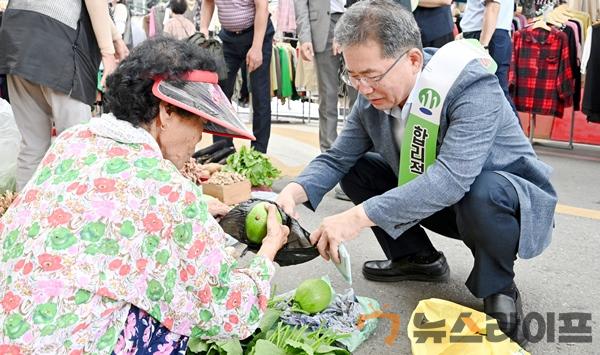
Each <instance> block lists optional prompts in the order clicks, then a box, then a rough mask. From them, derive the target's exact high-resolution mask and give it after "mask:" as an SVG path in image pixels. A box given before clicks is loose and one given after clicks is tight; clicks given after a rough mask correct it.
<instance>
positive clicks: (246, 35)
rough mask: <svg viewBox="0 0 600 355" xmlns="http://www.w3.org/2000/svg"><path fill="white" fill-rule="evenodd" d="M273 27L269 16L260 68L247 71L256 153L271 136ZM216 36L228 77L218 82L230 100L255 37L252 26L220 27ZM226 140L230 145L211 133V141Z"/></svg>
mask: <svg viewBox="0 0 600 355" xmlns="http://www.w3.org/2000/svg"><path fill="white" fill-rule="evenodd" d="M274 34H275V29H274V28H273V23H272V22H271V20H270V19H269V20H268V22H267V30H266V32H265V37H264V39H263V46H262V52H263V62H262V65H261V66H260V67H258V68H257V69H256V70H254V71H253V72H252V73H250V92H251V93H252V111H253V116H252V131H253V133H254V136H255V137H256V141H254V142H252V147H254V149H256V150H258V151H259V152H262V153H266V152H267V146H268V144H269V137H270V136H271V77H270V75H269V70H270V65H271V54H272V49H273V35H274ZM219 38H221V40H222V41H223V56H224V57H225V63H226V64H227V74H228V75H227V78H226V79H225V80H223V81H221V82H219V84H220V85H221V89H223V92H224V93H225V96H227V97H228V98H229V99H230V100H231V96H232V95H233V87H234V85H235V80H236V77H237V73H238V71H239V70H240V67H241V66H242V65H246V54H247V53H248V50H250V47H251V46H252V40H253V38H254V29H253V28H250V29H248V30H245V31H242V32H241V33H233V32H230V31H227V30H225V29H222V30H221V32H219ZM222 139H225V140H228V141H229V144H230V145H233V141H232V140H231V138H224V137H218V136H213V141H215V142H216V141H218V140H222Z"/></svg>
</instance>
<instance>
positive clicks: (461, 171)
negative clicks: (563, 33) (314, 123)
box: [277, 0, 557, 343]
mask: <svg viewBox="0 0 600 355" xmlns="http://www.w3.org/2000/svg"><path fill="white" fill-rule="evenodd" d="M335 38H336V40H337V41H338V42H339V44H340V46H341V49H342V51H343V55H344V59H345V62H346V68H347V71H346V73H347V75H345V78H346V80H348V82H349V83H351V84H352V85H353V86H354V87H355V88H356V89H357V90H358V92H359V94H360V95H359V97H358V99H357V101H356V104H355V106H354V108H353V110H352V112H351V113H350V116H349V117H348V121H347V123H346V124H345V125H344V128H343V130H342V131H341V133H340V136H339V137H338V139H337V140H336V142H335V143H334V145H333V146H332V147H331V149H330V150H328V151H327V152H325V153H322V154H321V155H319V156H318V157H316V158H315V159H314V160H313V161H312V162H311V163H310V164H309V165H308V166H307V167H306V169H305V170H304V171H303V172H302V173H301V174H300V176H298V177H297V178H296V179H295V180H294V182H292V183H290V184H288V185H287V186H286V187H285V188H284V189H283V190H282V192H281V193H280V194H279V196H278V199H277V202H278V203H279V204H280V205H281V206H282V207H283V208H284V210H285V211H286V212H288V213H290V214H291V215H296V214H295V211H294V209H295V206H296V205H297V204H299V203H305V204H306V205H307V206H308V207H309V208H313V209H314V208H316V207H317V206H318V204H319V203H320V202H321V199H322V198H323V196H324V195H325V193H326V192H327V191H329V190H330V189H331V188H333V186H335V184H336V183H338V182H340V185H341V186H342V188H343V190H344V192H346V194H347V195H348V196H349V197H350V198H351V199H352V201H353V202H354V203H355V205H356V206H355V207H353V208H351V209H349V210H347V211H345V212H343V213H340V214H337V215H333V216H330V217H327V218H325V219H324V220H323V221H322V222H321V225H320V226H319V227H318V229H317V230H315V231H314V232H313V233H312V234H311V241H312V242H313V244H315V245H316V246H317V248H318V249H319V252H320V253H321V255H322V256H323V257H324V258H325V259H326V260H329V259H330V258H333V260H334V261H335V262H338V261H339V256H338V246H339V244H340V243H342V242H344V241H348V240H352V239H354V238H356V237H357V236H358V235H359V232H360V231H361V230H362V229H364V228H367V227H371V228H372V229H373V232H374V234H375V236H376V237H377V240H378V242H379V244H380V245H381V247H382V249H383V251H384V252H385V255H386V257H387V260H378V261H377V260H376V261H367V262H366V263H365V264H364V265H363V275H364V276H365V277H366V278H367V279H369V280H376V281H400V280H421V281H444V280H446V279H447V278H448V277H449V267H448V264H447V262H446V259H445V257H444V255H443V254H442V253H441V252H439V251H437V250H436V249H435V248H434V246H433V245H432V243H431V241H430V240H429V238H428V236H427V234H426V233H425V231H424V229H423V226H425V227H426V228H428V229H431V230H433V231H435V232H437V233H439V234H442V235H444V236H447V237H451V238H455V239H460V240H462V241H463V242H464V244H465V245H466V246H467V247H468V248H469V249H470V250H471V252H472V254H473V257H474V259H475V261H474V265H473V269H472V271H471V274H470V275H469V277H468V278H467V281H466V285H467V287H468V289H469V290H470V291H471V293H473V295H475V296H476V297H480V298H483V299H484V310H485V312H486V313H488V314H489V315H491V316H492V317H495V318H497V319H498V320H499V326H500V329H501V330H502V331H504V333H505V334H507V335H509V336H510V337H511V338H513V339H515V340H517V341H519V342H520V343H524V337H523V334H522V327H521V323H522V320H523V319H522V311H521V297H520V294H519V292H518V289H517V287H516V285H515V284H514V282H513V279H514V276H515V274H514V270H513V266H514V260H515V259H516V256H517V255H519V256H520V257H521V258H532V257H534V256H537V255H539V254H540V253H541V252H542V251H543V250H544V249H545V248H546V247H547V246H548V244H549V243H550V238H551V232H552V228H553V216H554V208H555V206H556V201H557V198H556V193H555V191H554V189H553V187H552V185H551V183H550V181H549V175H550V172H551V170H552V169H551V168H550V167H549V166H547V165H546V164H544V163H542V162H541V161H539V160H538V159H537V156H536V154H535V152H534V151H533V149H532V147H531V145H530V144H529V142H528V141H527V138H526V137H525V136H524V135H523V132H522V130H521V128H520V127H519V125H518V122H517V120H516V119H515V114H514V112H513V111H512V109H511V107H510V105H509V103H508V101H506V100H505V99H504V97H503V96H504V95H502V89H501V88H500V85H499V84H498V79H497V78H496V76H495V75H493V74H492V73H490V72H489V71H487V69H485V68H484V67H483V65H482V64H484V63H491V60H487V61H478V60H470V61H467V62H465V66H464V67H461V68H462V69H461V68H459V69H461V70H460V71H457V73H458V74H459V75H457V77H456V79H455V80H454V81H453V82H449V83H447V84H448V86H447V87H448V89H449V90H448V91H447V94H445V100H443V101H441V103H439V101H438V104H437V105H438V107H441V111H439V114H438V118H439V129H438V135H437V137H438V138H437V141H435V140H434V141H432V143H433V147H432V148H434V149H433V150H434V151H436V152H437V159H436V160H434V161H433V162H432V163H431V164H430V165H429V166H428V168H427V169H426V170H425V171H424V172H423V173H422V174H421V175H418V176H417V177H415V178H414V179H413V180H411V181H410V182H408V183H404V184H401V185H399V183H398V181H399V176H400V177H402V174H401V173H400V174H399V171H401V169H399V161H400V160H401V159H400V156H401V155H402V156H404V154H406V153H407V152H406V151H404V152H402V151H401V149H400V147H401V146H402V142H403V140H405V139H407V137H406V136H405V134H404V133H405V132H404V129H405V127H406V121H407V118H408V116H409V113H410V115H411V117H412V116H413V112H414V111H413V107H412V106H413V105H416V107H415V108H414V109H416V110H415V111H419V110H422V109H424V108H425V107H423V106H422V104H423V101H424V99H423V97H422V96H421V95H419V94H420V92H417V90H415V88H416V87H417V86H418V85H420V84H421V83H422V82H421V80H422V78H421V77H423V76H425V77H431V75H432V74H427V73H428V72H430V71H433V73H434V74H435V70H433V69H431V67H427V70H425V71H423V68H424V66H426V65H427V64H428V63H429V61H430V60H431V58H432V56H433V55H434V54H435V53H436V50H435V49H431V48H427V49H425V50H423V49H422V45H421V39H420V33H419V29H418V27H417V24H416V22H415V20H414V17H413V16H412V14H411V13H410V12H408V11H406V10H405V9H404V8H402V7H400V6H398V5H396V4H395V3H393V2H391V1H390V0H363V1H360V2H358V3H356V4H354V5H353V6H352V7H351V8H349V9H348V10H347V12H346V13H345V14H344V15H343V16H342V17H341V18H340V20H339V22H338V25H337V27H336V29H335ZM460 44H461V45H462V44H464V45H469V44H468V43H466V42H463V43H460ZM473 46H475V44H473ZM476 48H477V51H479V52H478V53H482V54H483V55H485V51H484V50H483V49H482V48H480V47H476ZM440 51H443V49H442V50H440ZM440 54H444V53H443V52H441V53H440ZM447 54H448V53H447V52H446V54H445V55H447ZM458 55H459V54H452V53H451V55H450V56H446V57H441V58H445V59H451V57H455V56H458ZM438 58H440V57H438ZM434 59H435V58H434ZM438 60H439V59H438ZM438 63H439V62H438ZM442 63H445V62H442ZM448 63H449V64H448V65H446V67H444V68H441V69H439V70H441V71H443V72H446V71H450V70H454V69H456V68H450V66H451V64H450V63H454V62H453V61H452V60H448ZM438 68H439V66H438ZM422 71H423V72H422ZM424 74H425V75H424ZM439 77H440V78H443V77H444V75H440V76H439ZM440 80H442V79H440ZM425 111H426V110H425ZM406 132H410V130H408V129H407V130H406ZM403 153H404V154H403ZM411 153H412V146H411V150H410V151H409V152H408V154H409V157H410V158H412V155H411ZM401 172H402V171H401Z"/></svg>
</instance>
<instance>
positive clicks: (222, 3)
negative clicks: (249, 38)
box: [215, 0, 256, 32]
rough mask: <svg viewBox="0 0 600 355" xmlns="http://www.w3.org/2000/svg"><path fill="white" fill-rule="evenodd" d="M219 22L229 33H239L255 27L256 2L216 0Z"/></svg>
mask: <svg viewBox="0 0 600 355" xmlns="http://www.w3.org/2000/svg"><path fill="white" fill-rule="evenodd" d="M215 3H216V5H217V10H218V14H219V22H221V26H222V27H223V28H224V29H226V30H227V31H231V32H237V31H242V30H245V29H247V28H249V27H252V26H254V15H255V13H256V8H255V5H254V0H215Z"/></svg>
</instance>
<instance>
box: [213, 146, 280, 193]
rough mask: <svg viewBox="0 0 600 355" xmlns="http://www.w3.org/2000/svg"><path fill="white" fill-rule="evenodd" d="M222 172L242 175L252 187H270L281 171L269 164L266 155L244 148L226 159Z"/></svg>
mask: <svg viewBox="0 0 600 355" xmlns="http://www.w3.org/2000/svg"><path fill="white" fill-rule="evenodd" d="M224 170H225V171H232V172H236V173H240V174H242V175H244V176H245V177H246V178H247V179H248V180H250V183H251V184H252V186H268V187H270V186H271V185H273V181H275V179H277V178H278V177H279V176H280V175H281V171H279V169H277V168H276V167H274V166H273V164H271V161H270V160H269V158H268V157H267V156H266V155H264V154H263V153H261V152H258V151H256V150H254V148H248V147H246V146H242V148H240V150H239V151H237V152H235V153H234V154H232V155H230V156H229V157H227V164H226V165H225V168H224Z"/></svg>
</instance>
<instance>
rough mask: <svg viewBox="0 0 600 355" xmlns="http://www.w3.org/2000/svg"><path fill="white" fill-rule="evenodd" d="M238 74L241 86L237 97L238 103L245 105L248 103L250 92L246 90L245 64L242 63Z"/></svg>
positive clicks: (246, 70) (246, 74)
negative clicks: (240, 78)
mask: <svg viewBox="0 0 600 355" xmlns="http://www.w3.org/2000/svg"><path fill="white" fill-rule="evenodd" d="M240 74H241V77H242V86H241V87H240V97H239V98H238V105H240V106H242V107H246V106H247V105H248V100H249V98H250V93H249V92H248V69H247V68H246V66H245V65H242V67H241V68H240Z"/></svg>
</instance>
